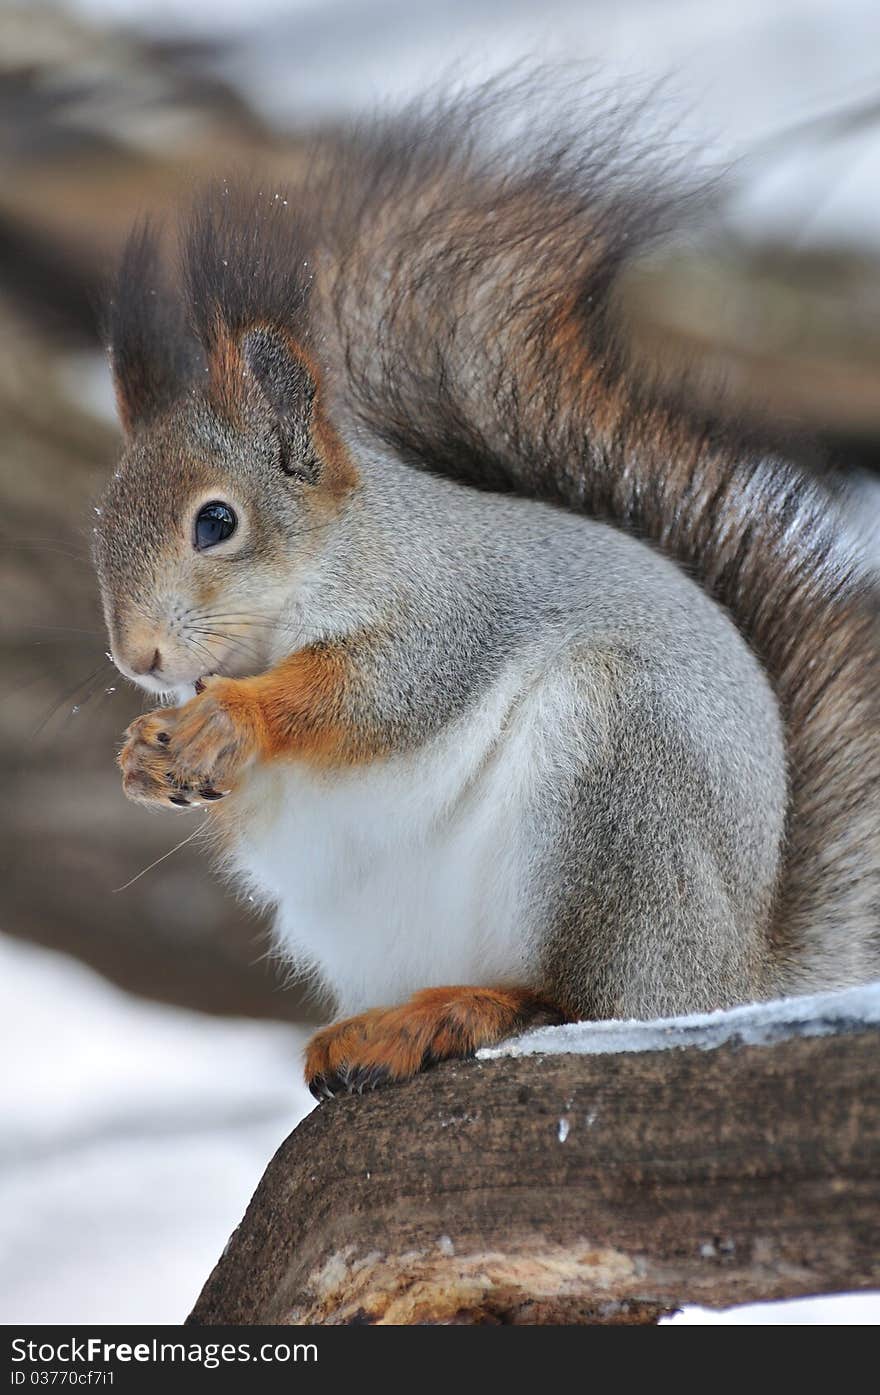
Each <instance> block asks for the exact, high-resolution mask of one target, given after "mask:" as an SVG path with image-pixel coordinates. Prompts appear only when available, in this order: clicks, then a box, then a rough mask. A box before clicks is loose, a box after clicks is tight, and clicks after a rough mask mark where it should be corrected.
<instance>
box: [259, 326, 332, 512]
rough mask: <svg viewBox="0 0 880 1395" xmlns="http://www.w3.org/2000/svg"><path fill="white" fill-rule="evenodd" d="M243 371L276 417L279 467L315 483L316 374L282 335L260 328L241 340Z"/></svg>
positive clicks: (318, 470)
mask: <svg viewBox="0 0 880 1395" xmlns="http://www.w3.org/2000/svg"><path fill="white" fill-rule="evenodd" d="M241 355H242V359H243V362H244V366H245V369H246V370H247V372H248V373H250V375H251V376H252V377H253V378H254V380H255V381H256V384H257V386H258V387H259V390H260V392H261V394H262V397H263V399H264V401H265V402H266V404H267V405H268V407H269V409H270V411H271V413H272V415H273V417H274V418H275V422H276V426H277V430H278V436H279V439H280V441H281V451H282V461H281V463H282V468H283V469H284V471H285V473H286V474H288V475H297V476H299V477H300V478H302V479H305V480H308V481H309V482H310V483H312V484H314V483H316V481H317V479H318V476H319V475H320V473H321V464H322V461H321V455H320V453H319V449H318V436H319V434H320V433H319V427H318V420H317V411H316V406H317V403H316V399H317V394H318V384H317V373H316V370H315V369H314V368H313V367H312V366H311V364H310V363H309V362H308V360H307V358H306V356H305V354H304V353H303V352H302V351H301V350H300V349H299V348H298V347H297V346H296V345H295V344H294V343H293V342H292V341H291V340H290V339H289V338H288V336H287V335H286V334H284V333H283V331H281V330H277V329H272V328H266V327H262V326H260V327H259V328H256V329H250V330H247V331H246V332H245V334H244V335H243V336H242V340H241Z"/></svg>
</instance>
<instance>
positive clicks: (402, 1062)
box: [305, 988, 566, 1099]
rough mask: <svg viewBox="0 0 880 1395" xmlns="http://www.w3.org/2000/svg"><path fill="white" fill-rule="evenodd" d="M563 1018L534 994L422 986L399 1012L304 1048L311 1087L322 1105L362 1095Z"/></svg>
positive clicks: (346, 1022)
mask: <svg viewBox="0 0 880 1395" xmlns="http://www.w3.org/2000/svg"><path fill="white" fill-rule="evenodd" d="M565 1020H566V1019H565V1014H564V1013H562V1012H560V1011H559V1010H558V1009H557V1008H555V1007H554V1006H553V1004H552V1003H550V1002H548V1001H547V1000H546V999H545V998H542V997H540V996H539V995H538V994H537V993H533V992H532V991H531V990H530V989H521V988H425V989H423V990H422V991H421V992H420V993H416V994H414V996H413V997H412V998H410V999H409V1001H408V1002H406V1003H403V1004H402V1005H401V1006H400V1007H393V1008H374V1009H373V1010H372V1011H370V1012H362V1013H359V1014H358V1016H357V1017H346V1018H344V1019H343V1020H342V1021H341V1022H334V1023H333V1024H332V1025H331V1026H329V1027H325V1028H324V1030H323V1031H321V1032H318V1033H316V1035H315V1036H313V1037H312V1040H311V1041H310V1042H309V1045H308V1047H307V1049H306V1068H305V1076H306V1082H307V1084H308V1087H309V1089H310V1090H311V1092H312V1094H313V1095H314V1096H315V1097H316V1098H317V1099H323V1098H327V1097H329V1096H331V1095H336V1094H341V1093H344V1092H346V1091H347V1092H349V1093H353V1092H356V1093H357V1094H361V1093H362V1092H363V1091H364V1090H373V1089H375V1088H376V1086H377V1085H384V1084H385V1083H386V1082H388V1081H392V1080H408V1079H409V1078H410V1077H411V1076H413V1075H417V1074H418V1073H419V1071H422V1070H426V1069H427V1068H428V1067H429V1066H432V1065H435V1064H436V1062H438V1061H447V1060H461V1059H464V1058H466V1057H468V1056H473V1054H474V1052H475V1051H477V1050H478V1049H479V1048H480V1047H481V1046H491V1045H493V1044H494V1043H495V1042H497V1041H501V1040H502V1039H503V1038H504V1037H509V1036H513V1035H515V1034H516V1033H517V1032H521V1031H524V1030H525V1029H526V1027H540V1026H545V1025H547V1024H550V1023H554V1022H563V1021H565Z"/></svg>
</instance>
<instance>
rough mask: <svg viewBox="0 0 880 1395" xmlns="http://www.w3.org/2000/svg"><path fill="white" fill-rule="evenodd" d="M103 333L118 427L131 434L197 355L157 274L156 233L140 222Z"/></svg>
mask: <svg viewBox="0 0 880 1395" xmlns="http://www.w3.org/2000/svg"><path fill="white" fill-rule="evenodd" d="M104 333H105V339H106V342H107V346H108V349H109V353H110V366H111V370H112V373H113V384H114V387H115V389H116V402H117V406H118V409H119V417H120V421H121V422H122V429H123V430H124V431H125V433H126V435H131V434H132V432H134V431H136V430H137V428H138V427H139V426H142V425H145V424H146V423H147V422H149V421H151V420H152V419H153V418H154V417H156V416H158V415H159V414H160V413H161V412H163V411H165V410H167V408H168V407H170V406H171V405H172V404H173V403H174V402H175V401H176V400H177V399H178V398H180V397H181V396H182V395H183V393H184V392H185V391H186V388H187V386H188V384H189V383H190V382H191V381H192V378H193V376H194V374H195V373H196V371H197V370H198V367H199V366H200V360H202V355H201V352H200V350H199V348H198V345H197V343H196V341H195V340H194V338H193V336H192V335H191V334H190V332H189V331H188V329H187V327H186V322H185V318H184V312H183V306H182V304H181V303H180V301H179V299H177V298H175V297H174V296H172V295H171V294H170V292H169V289H168V287H167V285H166V282H165V279H164V277H163V275H162V270H161V264H160V257H159V245H158V237H157V235H156V233H155V232H154V230H153V229H152V228H151V227H150V226H149V224H148V223H146V222H145V223H142V224H141V225H140V226H139V227H138V228H136V229H135V230H134V231H133V232H132V233H131V235H130V237H129V239H128V242H127V243H126V246H125V250H124V252H123V254H122V261H121V263H120V267H119V272H118V275H117V277H116V281H115V284H114V285H113V287H112V289H111V292H110V295H109V297H108V300H107V306H106V310H105V316H104ZM202 361H203V360H202Z"/></svg>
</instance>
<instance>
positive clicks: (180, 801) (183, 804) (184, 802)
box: [168, 794, 189, 809]
mask: <svg viewBox="0 0 880 1395" xmlns="http://www.w3.org/2000/svg"><path fill="white" fill-rule="evenodd" d="M168 803H169V804H176V805H177V806H178V808H180V809H188V808H189V800H188V799H184V798H183V797H182V795H179V794H169V796H168Z"/></svg>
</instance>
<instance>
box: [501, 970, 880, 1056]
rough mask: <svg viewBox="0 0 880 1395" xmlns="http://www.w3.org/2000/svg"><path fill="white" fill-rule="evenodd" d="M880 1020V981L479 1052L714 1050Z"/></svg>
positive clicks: (546, 1031) (517, 1041)
mask: <svg viewBox="0 0 880 1395" xmlns="http://www.w3.org/2000/svg"><path fill="white" fill-rule="evenodd" d="M878 1024H880V982H877V983H869V984H866V985H865V986H864V987H858V988H841V989H838V990H837V991H835V992H831V993H816V994H813V995H811V996H808V997H803V998H780V999H777V1000H775V1001H773V1002H768V1003H753V1004H750V1005H749V1006H747V1007H737V1008H729V1009H727V1011H724V1012H708V1013H695V1014H694V1015H693V1016H690V1017H661V1018H656V1019H655V1020H654V1021H652V1022H638V1021H632V1020H631V1021H623V1022H621V1021H609V1022H570V1023H566V1024H565V1026H562V1027H540V1028H539V1029H538V1030H537V1031H535V1032H527V1033H525V1035H523V1036H520V1037H513V1038H511V1040H510V1041H505V1042H502V1043H501V1045H500V1046H492V1047H486V1048H485V1049H484V1050H483V1051H480V1052H479V1053H478V1054H479V1056H480V1057H481V1058H483V1059H485V1060H488V1059H490V1058H492V1057H496V1056H534V1055H540V1054H543V1055H548V1056H558V1055H560V1054H562V1053H563V1052H576V1053H577V1054H579V1055H583V1056H600V1055H605V1054H608V1053H614V1052H618V1051H666V1050H669V1049H670V1048H671V1047H675V1046H699V1047H701V1048H702V1049H703V1050H705V1051H711V1050H713V1049H714V1048H716V1047H718V1046H723V1045H724V1044H725V1043H726V1042H730V1041H737V1042H742V1043H743V1044H744V1045H749V1046H758V1045H766V1044H767V1043H769V1042H774V1041H781V1040H782V1039H784V1038H785V1037H791V1036H806V1037H821V1036H828V1035H829V1034H830V1033H832V1032H844V1031H848V1030H853V1029H855V1028H858V1027H860V1026H876V1025H878Z"/></svg>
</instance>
